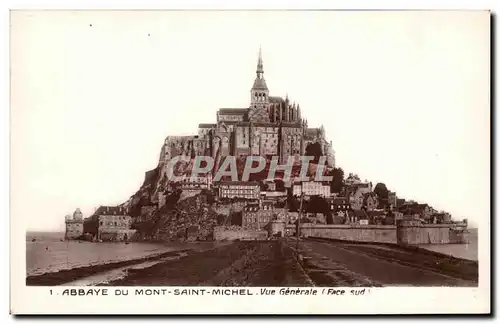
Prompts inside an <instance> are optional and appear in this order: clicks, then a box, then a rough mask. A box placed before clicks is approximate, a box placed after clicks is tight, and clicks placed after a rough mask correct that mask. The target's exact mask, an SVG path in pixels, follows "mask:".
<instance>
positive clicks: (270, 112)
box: [160, 49, 335, 167]
mask: <svg viewBox="0 0 500 324" xmlns="http://www.w3.org/2000/svg"><path fill="white" fill-rule="evenodd" d="M256 74H257V75H256V77H255V81H254V83H253V86H252V88H251V90H250V104H249V107H247V108H221V109H219V110H218V111H217V122H216V123H212V124H200V125H199V127H198V134H197V135H192V136H168V137H167V138H166V139H165V143H164V145H163V147H162V150H161V155H160V163H165V162H168V161H169V160H170V159H171V158H172V157H175V156H178V155H185V156H191V157H192V156H196V155H204V156H212V157H213V158H214V159H219V158H221V157H223V156H228V155H232V156H248V155H260V156H265V157H268V158H270V157H271V156H278V157H279V158H280V161H281V162H282V163H284V162H286V158H287V157H288V156H300V155H304V153H305V150H306V147H307V145H309V144H311V143H318V144H319V145H320V146H321V149H322V152H323V155H325V156H327V162H328V165H329V166H331V167H333V166H334V165H335V156H334V152H333V149H332V145H331V142H328V141H327V140H326V138H325V130H324V128H323V126H321V127H319V128H308V124H307V120H306V119H305V118H303V117H302V113H301V109H300V106H299V105H298V104H297V105H296V104H295V103H293V104H292V103H290V101H289V99H288V96H287V97H286V98H281V97H273V96H270V95H269V89H268V88H267V84H266V81H265V79H264V65H263V62H262V52H261V50H260V49H259V57H258V62H257V70H256Z"/></svg>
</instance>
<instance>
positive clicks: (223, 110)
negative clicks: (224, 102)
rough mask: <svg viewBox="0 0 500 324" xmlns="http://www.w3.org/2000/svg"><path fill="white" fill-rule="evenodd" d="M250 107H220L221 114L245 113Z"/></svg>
mask: <svg viewBox="0 0 500 324" xmlns="http://www.w3.org/2000/svg"><path fill="white" fill-rule="evenodd" d="M247 112H248V108H220V109H219V115H244V114H246V113H247Z"/></svg>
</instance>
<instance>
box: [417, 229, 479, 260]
mask: <svg viewBox="0 0 500 324" xmlns="http://www.w3.org/2000/svg"><path fill="white" fill-rule="evenodd" d="M477 234H478V233H477V228H472V229H469V233H467V234H466V236H467V239H468V242H469V243H468V244H423V245H420V247H421V248H424V249H427V250H431V251H434V252H439V253H443V254H447V255H451V256H454V257H457V258H462V259H468V260H473V261H478V250H477V249H478V243H477V237H478V235H477Z"/></svg>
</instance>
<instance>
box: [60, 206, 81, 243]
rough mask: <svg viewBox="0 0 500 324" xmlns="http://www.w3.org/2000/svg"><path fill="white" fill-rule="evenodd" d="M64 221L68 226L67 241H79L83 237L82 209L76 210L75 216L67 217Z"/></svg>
mask: <svg viewBox="0 0 500 324" xmlns="http://www.w3.org/2000/svg"><path fill="white" fill-rule="evenodd" d="M64 221H65V224H66V231H65V234H64V239H65V240H73V239H77V238H79V237H81V236H82V235H83V214H82V211H81V210H80V208H77V209H76V210H75V212H74V213H73V216H71V215H66V217H65V220H64Z"/></svg>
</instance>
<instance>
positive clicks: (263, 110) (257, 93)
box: [248, 47, 270, 122]
mask: <svg viewBox="0 0 500 324" xmlns="http://www.w3.org/2000/svg"><path fill="white" fill-rule="evenodd" d="M256 73H257V76H256V77H255V81H254V82H253V87H252V89H251V90H250V96H251V97H250V111H249V114H248V117H249V119H250V121H253V122H269V121H270V120H269V90H268V89H267V84H266V80H264V66H263V64H262V50H261V48H260V47H259V59H258V61H257V71H256Z"/></svg>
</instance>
